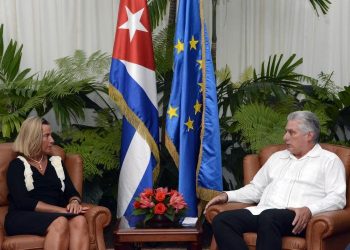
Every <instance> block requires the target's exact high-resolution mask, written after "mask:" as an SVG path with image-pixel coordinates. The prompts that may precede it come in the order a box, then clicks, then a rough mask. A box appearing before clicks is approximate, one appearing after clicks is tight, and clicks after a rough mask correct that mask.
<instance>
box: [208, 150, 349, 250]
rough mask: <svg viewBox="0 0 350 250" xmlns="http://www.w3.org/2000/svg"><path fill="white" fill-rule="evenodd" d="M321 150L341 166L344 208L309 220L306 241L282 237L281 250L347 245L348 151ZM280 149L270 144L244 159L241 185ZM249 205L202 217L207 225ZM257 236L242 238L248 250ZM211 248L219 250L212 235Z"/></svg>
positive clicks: (223, 208)
mask: <svg viewBox="0 0 350 250" xmlns="http://www.w3.org/2000/svg"><path fill="white" fill-rule="evenodd" d="M321 147H322V148H324V149H326V150H329V151H331V152H334V153H335V154H337V155H338V156H339V158H340V159H341V160H342V162H343V163H344V166H345V171H346V183H347V192H346V200H347V202H346V206H345V208H344V209H343V210H338V211H331V212H325V213H321V214H318V215H316V216H314V217H312V219H311V220H310V221H309V223H308V226H307V228H306V236H305V238H303V237H297V236H295V237H293V236H288V237H283V239H282V248H283V250H292V249H293V250H301V249H307V250H340V249H341V250H343V249H345V248H346V246H347V244H348V243H349V242H350V204H349V201H350V183H349V182H350V180H349V174H350V148H347V147H343V146H337V145H331V144H321ZM283 149H285V146H284V145H271V146H267V147H265V148H264V149H262V150H261V152H260V153H259V155H256V154H252V155H247V156H246V157H245V158H244V160H243V175H244V185H246V184H248V183H249V182H250V181H251V180H252V179H253V177H254V175H255V174H256V173H257V171H258V170H259V169H260V168H261V166H262V165H263V164H264V163H265V162H266V160H267V159H268V158H269V157H270V156H271V155H272V154H273V153H274V152H276V151H279V150H283ZM251 205H252V204H244V203H238V202H237V203H236V202H232V203H226V204H220V205H214V206H211V207H209V208H208V211H207V213H206V215H205V216H206V219H207V220H208V222H209V223H211V222H212V220H213V218H214V217H215V216H216V215H217V214H218V213H220V212H223V211H226V210H234V209H240V208H244V207H247V206H251ZM256 236H257V235H256V233H253V232H248V233H245V234H244V235H243V237H244V240H245V242H246V244H247V246H248V248H249V249H250V250H254V249H255V244H256ZM210 249H211V250H217V249H218V247H217V245H216V242H215V238H214V236H213V238H212V242H211V246H210Z"/></svg>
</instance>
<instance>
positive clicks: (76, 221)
mask: <svg viewBox="0 0 350 250" xmlns="http://www.w3.org/2000/svg"><path fill="white" fill-rule="evenodd" d="M53 143H54V140H53V138H52V135H51V127H50V124H49V123H48V122H47V121H46V120H44V119H41V118H38V117H30V118H28V119H26V120H25V121H24V122H23V124H22V126H21V129H20V131H19V134H18V136H17V138H16V140H15V142H14V150H15V151H16V152H17V153H18V154H19V156H18V157H17V158H16V159H14V160H13V161H12V162H11V163H10V166H9V168H8V173H7V185H8V189H9V196H8V200H9V211H8V214H7V215H6V218H5V230H6V232H7V234H8V235H18V234H35V235H41V236H43V235H44V236H45V242H44V249H50V250H55V249H57V250H58V249H71V250H74V249H77V250H81V249H89V236H88V235H89V234H88V225H87V222H86V219H85V217H84V216H83V215H82V214H84V213H85V212H86V210H87V207H83V206H82V205H81V198H80V195H79V193H78V192H77V190H76V189H75V188H74V186H73V184H72V181H71V179H70V178H69V175H68V173H67V172H66V170H65V168H64V167H63V164H62V161H61V158H60V157H59V156H52V155H51V149H52V145H53Z"/></svg>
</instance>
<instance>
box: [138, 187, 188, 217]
mask: <svg viewBox="0 0 350 250" xmlns="http://www.w3.org/2000/svg"><path fill="white" fill-rule="evenodd" d="M186 209H187V203H186V202H185V200H184V198H183V196H182V194H180V193H179V192H178V191H176V190H171V191H170V192H168V188H162V187H159V188H156V189H151V188H146V189H145V190H143V192H142V193H140V195H139V196H138V197H136V198H135V202H134V211H133V214H134V215H145V219H144V223H145V222H147V221H148V220H150V219H152V218H153V217H154V216H155V215H164V216H165V217H167V218H168V219H169V220H171V221H175V220H176V219H179V218H181V217H184V216H185V211H186Z"/></svg>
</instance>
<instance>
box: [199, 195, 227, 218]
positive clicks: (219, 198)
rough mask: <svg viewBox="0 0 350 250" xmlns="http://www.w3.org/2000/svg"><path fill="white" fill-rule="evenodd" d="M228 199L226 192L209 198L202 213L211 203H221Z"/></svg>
mask: <svg viewBox="0 0 350 250" xmlns="http://www.w3.org/2000/svg"><path fill="white" fill-rule="evenodd" d="M227 200H228V196H227V194H226V193H221V194H219V195H217V196H215V197H214V198H213V199H211V200H210V201H209V202H208V203H207V205H206V206H205V208H204V213H206V212H207V209H208V207H210V206H211V205H215V204H222V203H226V202H227Z"/></svg>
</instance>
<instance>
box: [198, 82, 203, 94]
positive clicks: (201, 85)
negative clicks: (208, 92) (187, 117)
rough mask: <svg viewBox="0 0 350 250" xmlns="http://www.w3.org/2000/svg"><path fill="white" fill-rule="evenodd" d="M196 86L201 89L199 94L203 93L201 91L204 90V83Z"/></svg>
mask: <svg viewBox="0 0 350 250" xmlns="http://www.w3.org/2000/svg"><path fill="white" fill-rule="evenodd" d="M198 85H199V86H200V87H201V89H200V90H199V92H201V93H202V92H203V90H204V83H202V82H200V83H198Z"/></svg>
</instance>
